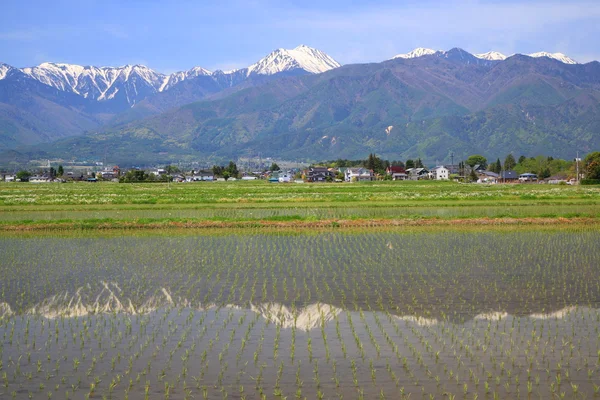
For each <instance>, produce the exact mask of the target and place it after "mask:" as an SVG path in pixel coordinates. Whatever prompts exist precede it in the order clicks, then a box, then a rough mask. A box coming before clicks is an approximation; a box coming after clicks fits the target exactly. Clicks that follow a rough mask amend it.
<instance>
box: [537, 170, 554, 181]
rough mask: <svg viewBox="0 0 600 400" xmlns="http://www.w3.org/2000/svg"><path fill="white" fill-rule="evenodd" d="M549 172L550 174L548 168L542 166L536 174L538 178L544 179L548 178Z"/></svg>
mask: <svg viewBox="0 0 600 400" xmlns="http://www.w3.org/2000/svg"><path fill="white" fill-rule="evenodd" d="M550 176H551V174H550V168H548V167H545V168H542V169H541V170H540V174H539V175H538V178H540V179H546V178H550Z"/></svg>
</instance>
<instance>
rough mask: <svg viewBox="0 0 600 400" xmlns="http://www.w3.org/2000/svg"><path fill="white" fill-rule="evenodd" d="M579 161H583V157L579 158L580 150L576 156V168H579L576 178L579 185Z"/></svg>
mask: <svg viewBox="0 0 600 400" xmlns="http://www.w3.org/2000/svg"><path fill="white" fill-rule="evenodd" d="M579 161H581V158H579V152H577V157H575V168H576V170H577V177H576V178H575V182H577V184H578V185H579Z"/></svg>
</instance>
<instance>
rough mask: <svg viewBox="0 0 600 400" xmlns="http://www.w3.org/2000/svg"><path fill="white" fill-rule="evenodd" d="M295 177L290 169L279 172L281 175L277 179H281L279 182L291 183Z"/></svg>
mask: <svg viewBox="0 0 600 400" xmlns="http://www.w3.org/2000/svg"><path fill="white" fill-rule="evenodd" d="M293 179H294V176H293V175H292V173H291V172H289V171H286V172H279V177H278V178H277V180H278V181H279V183H289V182H291V181H292V180H293Z"/></svg>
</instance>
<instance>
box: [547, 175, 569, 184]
mask: <svg viewBox="0 0 600 400" xmlns="http://www.w3.org/2000/svg"><path fill="white" fill-rule="evenodd" d="M546 183H549V184H552V185H557V184H559V183H568V182H567V175H565V174H559V175H553V176H551V177H549V178H548V179H546Z"/></svg>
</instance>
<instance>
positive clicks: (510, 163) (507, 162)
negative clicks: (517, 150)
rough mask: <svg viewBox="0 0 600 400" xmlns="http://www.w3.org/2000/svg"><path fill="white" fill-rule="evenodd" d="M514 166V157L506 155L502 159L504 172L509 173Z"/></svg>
mask: <svg viewBox="0 0 600 400" xmlns="http://www.w3.org/2000/svg"><path fill="white" fill-rule="evenodd" d="M516 165H517V162H516V161H515V156H513V155H512V154H509V155H507V156H506V158H505V159H504V170H505V171H510V170H512V169H513V168H515V166H516Z"/></svg>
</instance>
